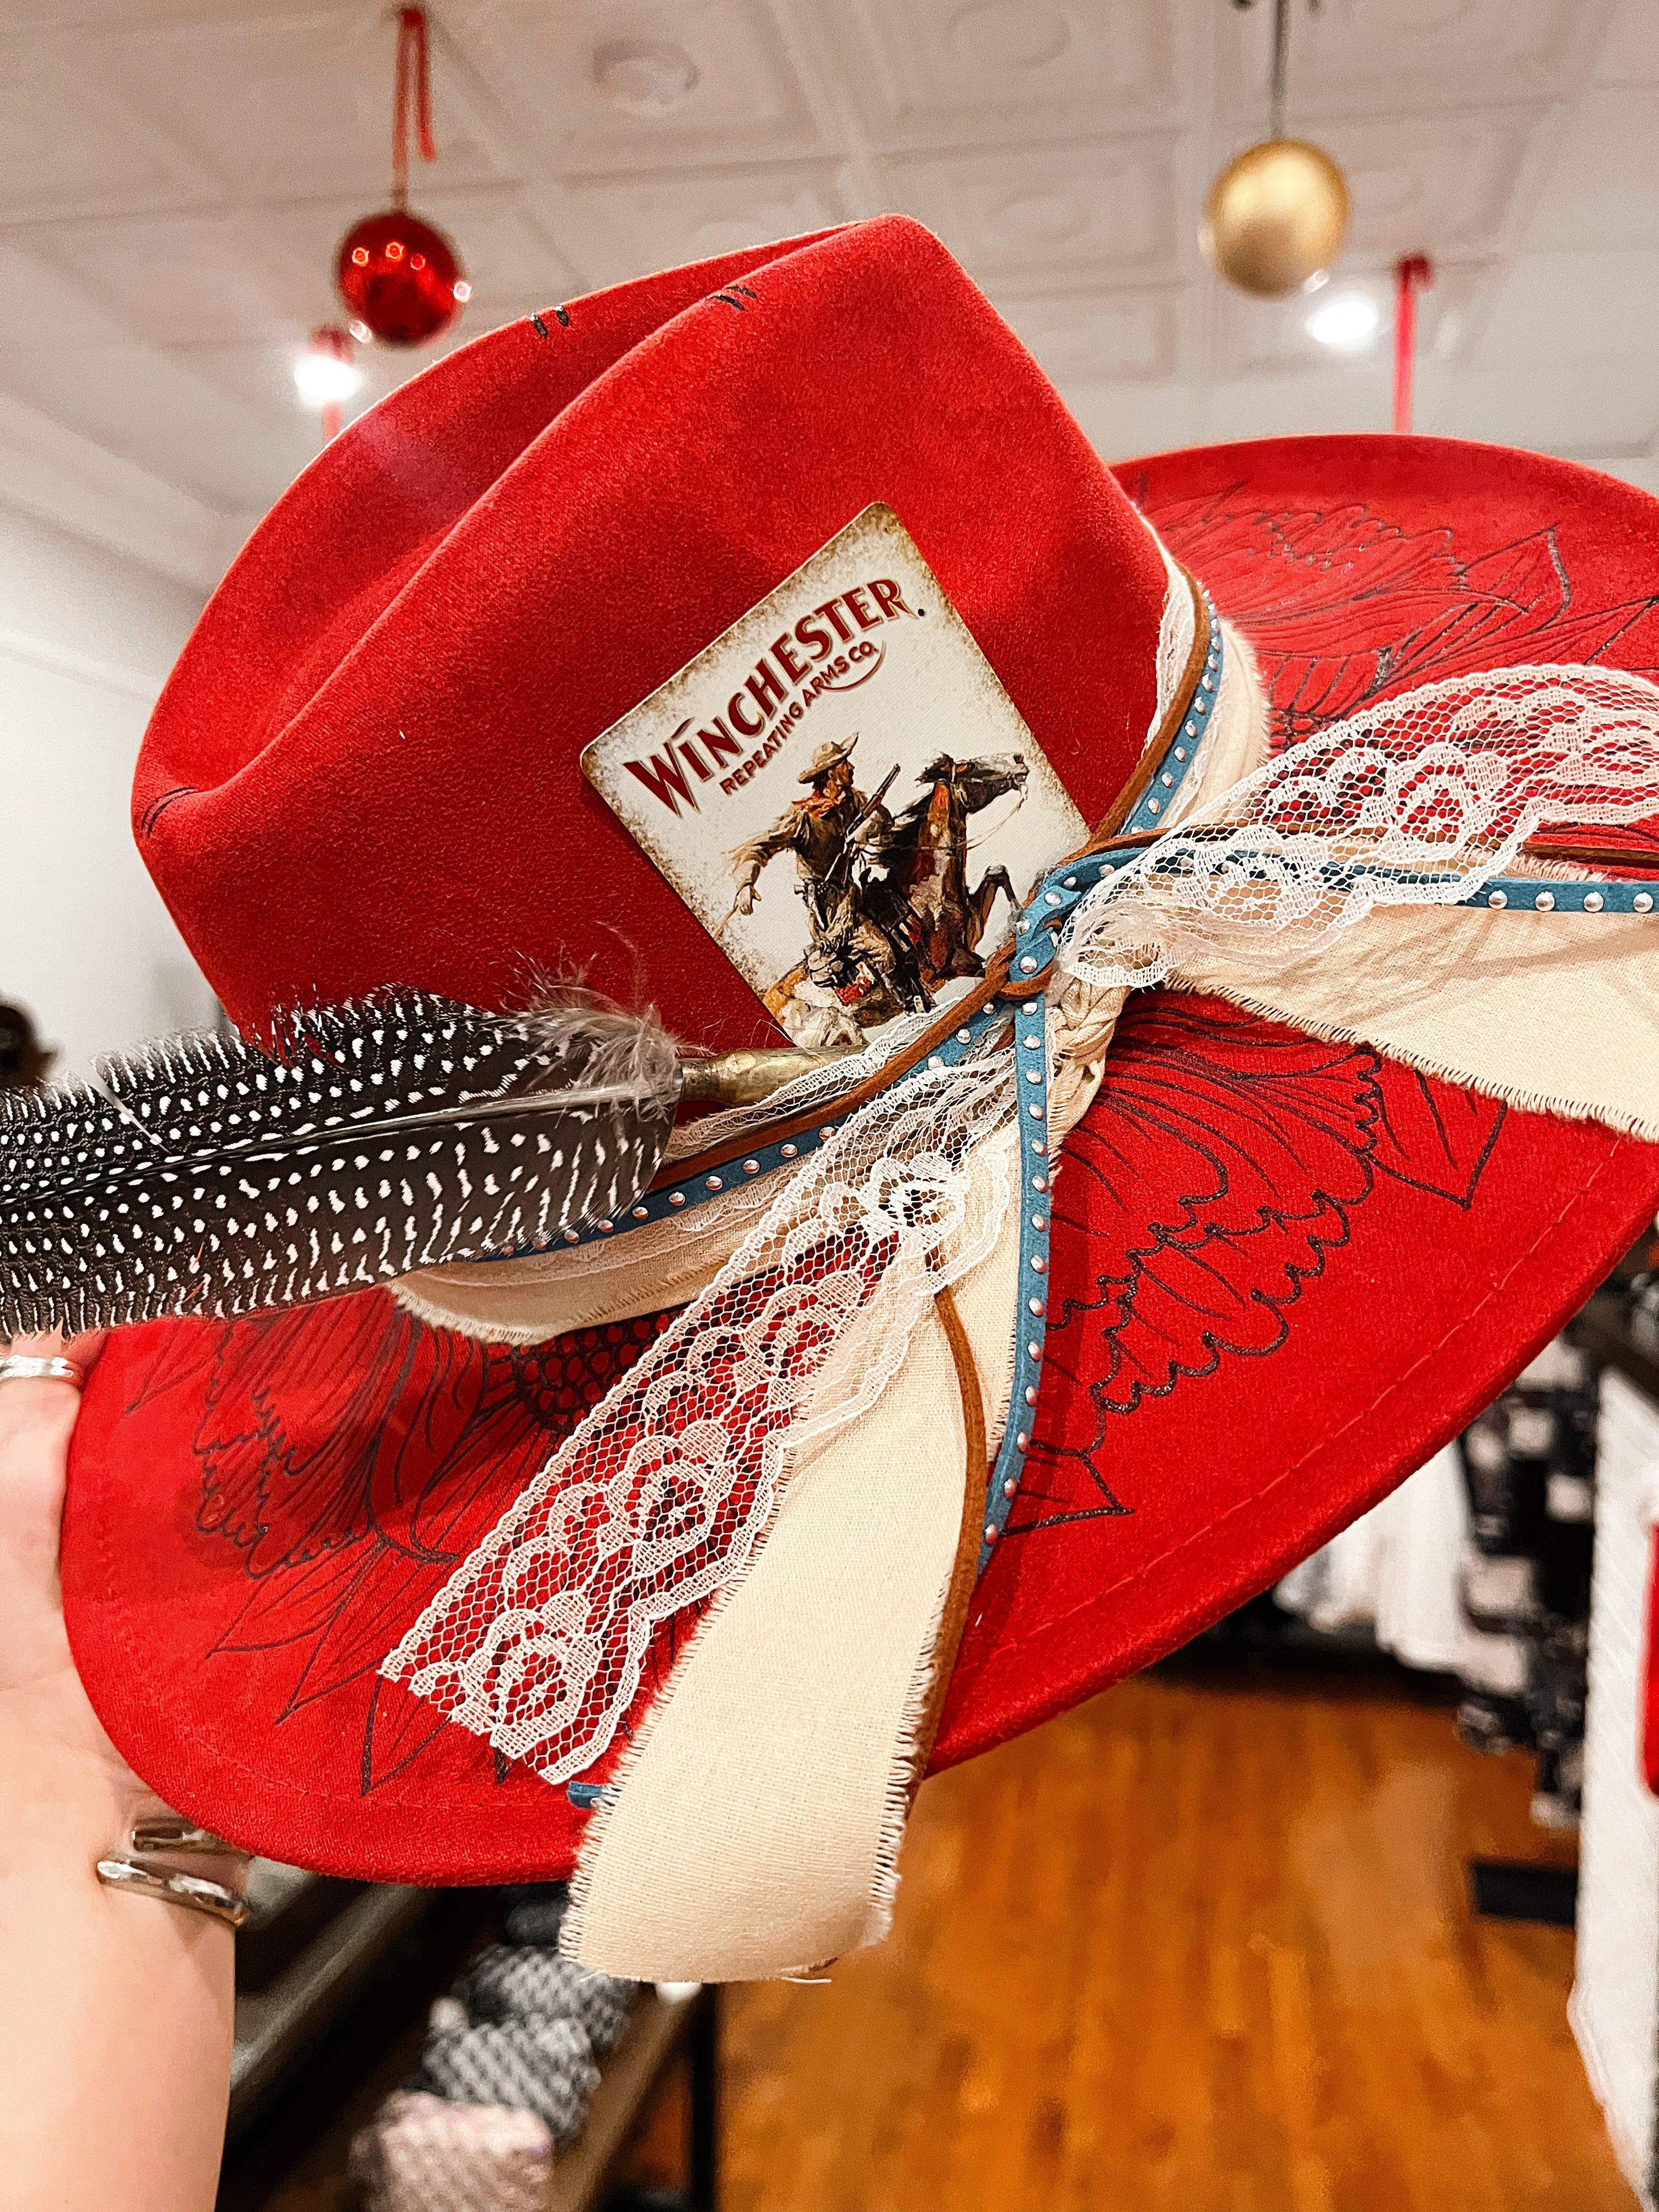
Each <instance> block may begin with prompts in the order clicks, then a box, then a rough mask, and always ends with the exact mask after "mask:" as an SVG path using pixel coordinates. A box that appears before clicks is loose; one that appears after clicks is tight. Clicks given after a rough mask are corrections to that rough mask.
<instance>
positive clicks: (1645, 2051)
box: [1567, 1372, 1659, 2212]
mask: <svg viewBox="0 0 1659 2212" xmlns="http://www.w3.org/2000/svg"><path fill="white" fill-rule="evenodd" d="M1656 1498H1659V1407H1655V1406H1654V1405H1653V1404H1652V1402H1651V1401H1650V1400H1649V1399H1647V1398H1645V1397H1644V1396H1643V1395H1642V1393H1641V1392H1640V1391H1639V1390H1638V1389H1635V1388H1634V1387H1633V1386H1632V1384H1631V1383H1627V1382H1626V1380H1625V1378H1624V1376H1622V1375H1617V1374H1613V1373H1611V1372H1609V1373H1607V1374H1606V1375H1604V1376H1602V1379H1601V1420H1600V1422H1599V1424H1598V1425H1597V1430H1596V1461H1595V1572H1594V1579H1593V1581H1592V1584H1591V1589H1590V1642H1589V1711H1588V1715H1587V1718H1586V1724H1585V1730H1584V1812H1583V1824H1582V1826H1581V1828H1580V1831H1579V1847H1578V1848H1579V1871H1578V1942H1577V1978H1576V1979H1575V1981H1574V1983H1573V1990H1572V1997H1571V2002H1570V2003H1569V2005H1568V2007H1567V2017H1568V2019H1569V2020H1570V2021H1571V2023H1572V2032H1573V2033H1574V2035H1576V2036H1577V2039H1578V2048H1579V2051H1580V2052H1581V2053H1582V2054H1583V2061H1584V2070H1585V2072H1586V2073H1587V2074H1588V2075H1589V2081H1590V2087H1591V2088H1592V2089H1594V2090H1595V2094H1596V2096H1597V2098H1598V2099H1599V2100H1600V2101H1601V2109H1602V2111H1603V2112H1604V2113H1605V2114H1606V2116H1607V2133H1608V2135H1609V2136H1611V2137H1612V2139H1613V2149H1614V2151H1615V2152H1616V2153H1617V2154H1618V2159H1619V2163H1620V2166H1621V2167H1622V2168H1623V2169H1624V2173H1625V2179H1626V2180H1627V2181H1628V2182H1629V2183H1630V2185H1631V2187H1632V2189H1633V2190H1634V2191H1636V2193H1637V2195H1638V2197H1640V2199H1641V2201H1642V2203H1643V2206H1644V2212H1655V2207H1656V2190H1655V2172H1654V2162H1655V2153H1656V2149H1659V2142H1656V2128H1655V2115H1656V2106H1659V2066H1656V2056H1655V2051H1656V2040H1659V1799H1656V1798H1655V1797H1654V1796H1653V1794H1652V1792H1651V1791H1650V1790H1649V1789H1648V1788H1647V1786H1646V1784H1644V1781H1643V1779H1642V1776H1641V1773H1640V1771H1639V1769H1638V1763H1637V1762H1638V1756H1639V1747H1640V1743H1641V1735H1640V1728H1641V1721H1640V1715H1641V1711H1642V1700H1643V1687H1644V1678H1643V1644H1644V1634H1645V1620H1646V1612H1647V1584H1648V1559H1649V1553H1650V1547H1651V1541H1652V1528H1651V1522H1652V1519H1653V1512H1654V1505H1655V1502H1656Z"/></svg>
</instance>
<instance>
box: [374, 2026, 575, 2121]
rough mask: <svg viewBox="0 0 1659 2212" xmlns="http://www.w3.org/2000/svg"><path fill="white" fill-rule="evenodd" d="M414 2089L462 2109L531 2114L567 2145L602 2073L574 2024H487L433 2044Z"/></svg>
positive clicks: (442, 2037) (431, 2041)
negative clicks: (498, 2107) (499, 2107)
mask: <svg viewBox="0 0 1659 2212" xmlns="http://www.w3.org/2000/svg"><path fill="white" fill-rule="evenodd" d="M410 2086H411V2087H415V2088H417V2089H427V2090H430V2091H432V2092H433V2093H435V2094H436V2095H438V2096H440V2097H447V2098H449V2099H451V2100H453V2102H455V2103H458V2104H463V2105H507V2106H512V2107H513V2109H514V2110H515V2111H518V2112H534V2113H535V2114H536V2116H537V2117H538V2118H539V2119H542V2120H544V2121H545V2122H546V2123H547V2125H548V2127H549V2128H550V2130H551V2131H552V2133H553V2136H555V2138H556V2140H557V2141H559V2142H568V2140H569V2139H570V2137H572V2136H576V2135H579V2134H580V2132H581V2126H582V2122H583V2121H584V2120H585V2119H586V2117H587V2106H588V2102H589V2100H590V2099H591V2098H592V2094H593V2092H594V2090H595V2089H597V2088H598V2087H599V2068H598V2067H597V2066H596V2065H595V2064H594V2063H593V2058H592V2049H591V2046H590V2045H589V2043H588V2039H587V2035H586V2030H585V2029H583V2028H582V2027H580V2025H579V2023H578V2022H577V2021H574V2020H539V2021H507V2022H503V2023H497V2022H494V2021H485V2022H483V2023H481V2024H480V2025H478V2026H477V2027H469V2028H465V2029H464V2030H463V2031H462V2032H461V2033H459V2035H434V2036H431V2037H429V2038H428V2042H427V2046H426V2052H425V2056H424V2057H423V2058H422V2062H421V2070H420V2072H419V2074H418V2075H416V2078H415V2081H414V2082H413V2083H412V2084H411V2085H410Z"/></svg>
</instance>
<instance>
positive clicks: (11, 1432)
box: [0, 1332, 155, 1817]
mask: <svg viewBox="0 0 1659 2212" xmlns="http://www.w3.org/2000/svg"><path fill="white" fill-rule="evenodd" d="M103 1344H104V1339H103V1334H102V1333H101V1332H97V1333H94V1334H88V1335H85V1336H77V1337H75V1338H73V1339H71V1340H70V1343H68V1344H67V1345H65V1344H64V1343H63V1342H62V1341H61V1340H60V1339H59V1338H58V1337H57V1336H20V1337H18V1338H17V1339H16V1340H15V1341H14V1342H13V1343H11V1344H9V1345H4V1344H0V1355H3V1354H4V1353H5V1352H15V1353H18V1354H20V1355H21V1356H24V1357H30V1358H51V1357H52V1356H53V1355H54V1354H56V1353H60V1352H61V1353H62V1355H63V1356H64V1358H67V1359H70V1360H73V1361H74V1363H75V1364H76V1366H77V1367H78V1368H80V1369H81V1370H82V1373H83V1374H85V1373H86V1372H87V1371H88V1370H89V1369H90V1368H91V1366H92V1364H93V1363H94V1361H95V1360H96V1358H97V1357H98V1355H99V1353H100V1352H101V1351H102V1349H103ZM80 1405H81V1394H80V1392H79V1391H78V1390H77V1389H76V1387H75V1385H74V1384H73V1383H58V1382H52V1381H50V1380H41V1381H29V1382H9V1383H0V1737H3V1741H4V1742H5V1744H6V1747H7V1750H8V1753H9V1755H11V1756H14V1757H15V1756H16V1755H18V1754H19V1753H30V1754H35V1753H38V1754H40V1755H43V1756H44V1757H46V1758H47V1759H51V1760H52V1761H54V1762H55V1761H58V1760H61V1759H65V1758H67V1759H70V1760H71V1761H73V1762H75V1763H76V1764H77V1765H82V1766H84V1767H86V1768H87V1769H88V1770H90V1771H91V1772H92V1773H93V1774H94V1776H95V1777H96V1778H98V1779H100V1780H101V1781H102V1782H103V1783H104V1784H106V1786H109V1787H112V1789H113V1790H114V1792H115V1794H116V1796H117V1798H118V1802H120V1803H122V1804H124V1805H125V1804H129V1803H130V1804H131V1806H132V1808H134V1815H135V1817H137V1814H138V1812H140V1811H143V1810H146V1809H148V1808H149V1807H150V1806H151V1805H152V1804H153V1803H154V1802H155V1801H154V1800H153V1799H152V1797H151V1796H150V1793H149V1791H148V1790H146V1789H145V1788H144V1786H143V1784H142V1783H141V1782H140V1781H139V1779H138V1778H137V1775H135V1774H134V1773H133V1771H132V1770H131V1767H130V1766H129V1765H127V1763H126V1761H125V1759H123V1758H122V1757H121V1754H120V1753H119V1752H118V1751H117V1750H116V1748H115V1747H114V1745H113V1744H112V1742H111V1741H110V1740H109V1738H108V1736H107V1735H105V1733H104V1729H103V1727H102V1724H101V1723H100V1721H99V1718H98V1716H97V1715H96V1714H95V1713H94V1711H93V1709H92V1704H91V1701H90V1699H88V1696H87V1693H86V1692H85V1690H84V1689H83V1688H82V1686H81V1678H80V1675H79V1674H77V1673H76V1668H75V1661H74V1658H73V1656H71V1654H70V1644H69V1636H68V1633H67V1632H66V1631H65V1629H64V1606H63V1597H62V1593H61V1590H60V1589H59V1586H58V1531H59V1528H60V1525H61V1523H62V1521H63V1516H64V1475H65V1471H66V1469H67V1468H68V1464H69V1443H70V1434H71V1432H72V1431H73V1430H74V1427H75V1421H76V1414H77V1413H79V1411H80Z"/></svg>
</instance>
